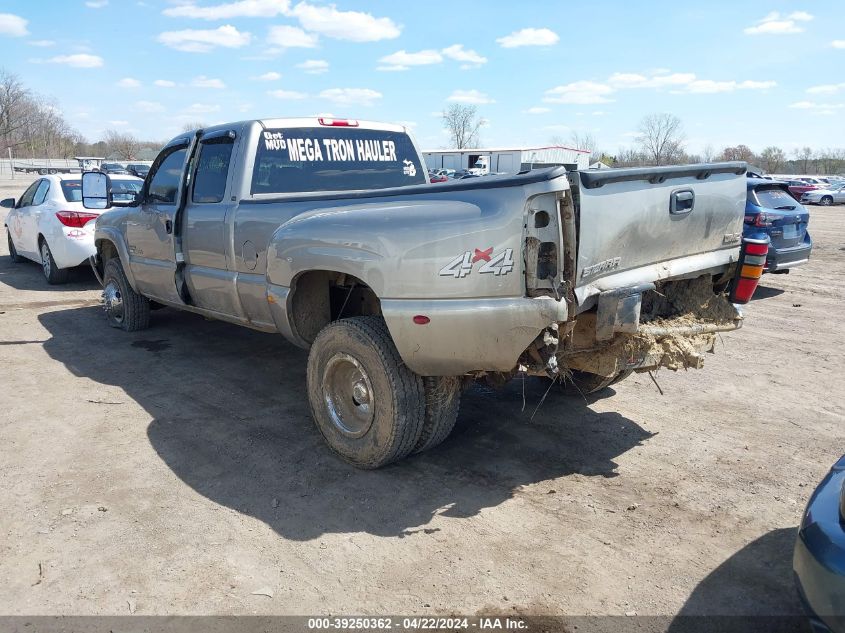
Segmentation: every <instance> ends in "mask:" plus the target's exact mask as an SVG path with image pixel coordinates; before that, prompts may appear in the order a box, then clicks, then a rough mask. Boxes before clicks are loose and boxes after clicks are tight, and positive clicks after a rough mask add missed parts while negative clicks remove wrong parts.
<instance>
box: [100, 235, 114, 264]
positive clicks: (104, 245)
mask: <svg viewBox="0 0 845 633" xmlns="http://www.w3.org/2000/svg"><path fill="white" fill-rule="evenodd" d="M97 252H98V253H99V255H100V260H101V261H102V262H103V266H104V267H105V265H106V262H107V261H108V260H110V259H111V258H112V257H117V256H118V253H117V248H116V247H115V245H114V244H112V243H111V242H109V241H108V240H100V241H99V242H97Z"/></svg>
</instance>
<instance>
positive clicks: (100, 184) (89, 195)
mask: <svg viewBox="0 0 845 633" xmlns="http://www.w3.org/2000/svg"><path fill="white" fill-rule="evenodd" d="M82 206H83V207H85V208H86V209H108V208H109V207H110V206H111V182H110V181H109V176H108V174H103V173H101V172H99V171H86V172H85V173H83V174H82Z"/></svg>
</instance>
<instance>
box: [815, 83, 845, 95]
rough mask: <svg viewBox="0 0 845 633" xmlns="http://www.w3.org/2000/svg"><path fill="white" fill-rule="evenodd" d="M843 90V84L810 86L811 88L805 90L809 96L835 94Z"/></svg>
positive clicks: (844, 88) (844, 87) (844, 85)
mask: <svg viewBox="0 0 845 633" xmlns="http://www.w3.org/2000/svg"><path fill="white" fill-rule="evenodd" d="M842 90H845V83H841V84H822V85H820V86H812V87H811V88H807V92H809V93H810V94H828V95H829V94H836V93H837V92H840V91H842Z"/></svg>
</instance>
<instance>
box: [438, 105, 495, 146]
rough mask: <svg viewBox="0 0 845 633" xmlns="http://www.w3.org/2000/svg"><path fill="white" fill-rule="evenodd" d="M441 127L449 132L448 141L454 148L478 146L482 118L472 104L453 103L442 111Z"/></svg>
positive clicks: (482, 123) (482, 122)
mask: <svg viewBox="0 0 845 633" xmlns="http://www.w3.org/2000/svg"><path fill="white" fill-rule="evenodd" d="M441 118H442V119H443V128H444V129H445V130H446V131H447V132H448V133H449V143H450V144H451V146H452V147H454V148H455V149H465V148H469V147H478V145H479V144H480V141H479V138H478V130H479V129H480V128H481V126H482V125H484V119H482V118H481V117H479V116H478V108H476V107H475V106H474V105H462V104H460V103H453V104H452V105H450V106H449V107H448V108H447V109H445V110H444V111H443V114H442V115H441Z"/></svg>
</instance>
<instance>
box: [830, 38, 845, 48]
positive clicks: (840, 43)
mask: <svg viewBox="0 0 845 633" xmlns="http://www.w3.org/2000/svg"><path fill="white" fill-rule="evenodd" d="M830 45H831V46H832V47H833V48H845V40H833V41H832V42H831V43H830Z"/></svg>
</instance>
